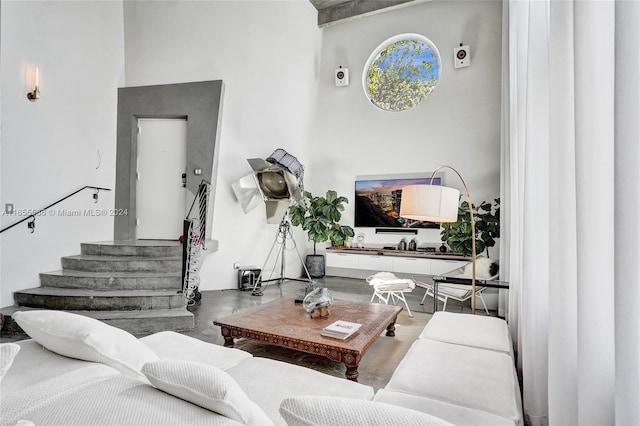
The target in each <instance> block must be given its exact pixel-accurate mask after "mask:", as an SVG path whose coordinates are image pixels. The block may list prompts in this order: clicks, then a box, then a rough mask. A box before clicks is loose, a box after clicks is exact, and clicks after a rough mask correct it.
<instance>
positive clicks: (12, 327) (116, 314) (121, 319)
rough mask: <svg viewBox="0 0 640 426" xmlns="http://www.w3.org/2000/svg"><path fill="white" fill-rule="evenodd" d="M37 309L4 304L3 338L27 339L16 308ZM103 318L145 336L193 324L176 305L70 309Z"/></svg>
mask: <svg viewBox="0 0 640 426" xmlns="http://www.w3.org/2000/svg"><path fill="white" fill-rule="evenodd" d="M28 310H35V309H34V308H29V307H25V306H17V305H14V306H8V307H6V308H2V313H3V314H4V315H5V324H4V327H3V328H2V336H1V337H2V338H3V341H5V340H7V341H15V340H23V339H28V338H29V336H28V335H27V334H26V333H25V332H24V331H23V330H22V329H21V328H20V326H18V324H17V323H16V322H15V321H14V320H13V319H12V317H11V315H12V314H13V313H14V312H16V311H28ZM67 312H72V313H75V314H79V315H85V316H88V317H91V318H95V319H98V320H100V321H103V322H105V323H107V324H109V325H111V326H113V327H117V328H121V329H123V330H126V331H128V332H129V333H131V334H133V335H135V336H136V337H143V336H147V335H149V334H153V333H157V332H159V331H166V330H172V331H177V332H180V331H188V330H192V329H193V327H194V318H193V314H192V313H191V312H189V311H188V310H187V309H185V308H184V307H181V308H174V309H157V310H155V309H154V310H141V311H67Z"/></svg>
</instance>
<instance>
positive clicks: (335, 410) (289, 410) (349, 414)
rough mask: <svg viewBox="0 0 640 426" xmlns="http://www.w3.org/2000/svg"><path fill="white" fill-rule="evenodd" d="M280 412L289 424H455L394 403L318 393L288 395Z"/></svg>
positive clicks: (298, 425) (294, 425)
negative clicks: (291, 396)
mask: <svg viewBox="0 0 640 426" xmlns="http://www.w3.org/2000/svg"><path fill="white" fill-rule="evenodd" d="M280 414H281V415H282V417H284V419H285V420H286V421H287V424H288V425H289V426H320V425H326V426H329V425H335V426H339V425H368V426H377V425H388V426H396V425H423V426H431V425H432V426H440V425H442V426H445V425H451V423H448V422H446V421H444V420H442V419H440V418H438V417H435V416H432V415H430V414H425V413H421V412H419V411H415V410H411V409H408V408H404V407H398V406H395V405H391V404H385V403H382V402H373V401H363V400H361V399H350V398H336V397H333V396H318V395H311V396H299V397H293V398H285V399H284V400H283V401H282V404H281V405H280Z"/></svg>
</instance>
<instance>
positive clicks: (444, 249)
mask: <svg viewBox="0 0 640 426" xmlns="http://www.w3.org/2000/svg"><path fill="white" fill-rule="evenodd" d="M438 250H440V253H446V252H447V245H446V244H445V243H442V245H441V246H440V248H439V249H438Z"/></svg>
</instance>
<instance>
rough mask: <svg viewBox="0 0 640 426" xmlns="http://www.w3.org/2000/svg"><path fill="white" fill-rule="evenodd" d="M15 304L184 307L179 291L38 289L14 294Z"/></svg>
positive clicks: (90, 308) (85, 308) (122, 308)
mask: <svg viewBox="0 0 640 426" xmlns="http://www.w3.org/2000/svg"><path fill="white" fill-rule="evenodd" d="M13 298H14V300H15V303H16V304H17V305H19V306H28V307H32V308H42V309H57V310H64V311H67V310H80V311H99V310H102V311H133V310H149V309H154V310H155V309H172V308H180V307H184V304H183V303H182V295H181V294H180V293H178V292H177V290H105V291H95V290H86V289H72V288H56V287H36V288H31V289H27V290H20V291H16V292H15V293H13Z"/></svg>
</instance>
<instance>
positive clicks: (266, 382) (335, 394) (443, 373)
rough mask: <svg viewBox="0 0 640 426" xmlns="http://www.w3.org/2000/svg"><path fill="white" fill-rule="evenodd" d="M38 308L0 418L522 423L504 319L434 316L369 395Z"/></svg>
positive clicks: (0, 388)
mask: <svg viewBox="0 0 640 426" xmlns="http://www.w3.org/2000/svg"><path fill="white" fill-rule="evenodd" d="M40 312H42V311H40ZM44 312H49V313H48V314H47V313H45V314H41V315H44V318H42V319H39V322H38V321H32V323H31V324H27V322H29V321H26V320H25V318H22V319H21V318H20V315H18V316H14V319H16V321H17V322H18V324H19V325H20V326H21V327H22V328H23V329H24V330H25V331H26V332H27V333H28V334H29V335H30V336H31V337H32V338H33V339H32V340H26V341H22V342H19V343H18V344H17V346H16V345H14V344H3V345H0V347H1V348H2V354H1V355H2V356H1V359H0V362H1V365H0V367H1V368H0V372H1V373H2V374H0V379H1V381H0V417H1V420H0V424H2V425H11V426H14V425H17V424H19V422H21V421H26V424H29V423H28V422H32V423H33V424H35V425H56V424H59V425H173V424H181V425H194V424H202V425H227V424H229V425H231V424H257V425H261V424H265V425H267V424H288V425H290V426H291V425H311V424H316V425H321V424H327V425H329V424H335V425H340V424H350V425H355V424H367V425H375V424H378V425H382V424H394V425H396V424H397V425H403V424H407V425H408V424H420V425H447V424H450V423H453V424H469V425H471V424H476V425H485V424H492V425H493V424H496V425H502V424H505V425H506V424H508V425H521V424H522V423H523V422H522V410H521V408H520V398H519V391H518V390H517V387H518V384H517V379H516V377H515V371H514V367H513V358H512V352H511V340H510V338H509V336H508V332H507V334H506V335H505V334H504V331H505V330H506V325H505V324H504V321H502V320H499V319H491V318H485V317H479V316H478V317H472V316H466V315H462V314H448V313H437V314H436V315H435V316H434V318H433V319H432V320H431V321H430V323H429V325H428V326H427V327H426V328H425V330H424V331H423V333H422V335H421V336H420V338H419V339H418V340H417V341H416V342H415V343H414V344H413V346H412V347H411V349H410V350H409V352H408V353H407V355H406V356H405V358H404V359H403V360H402V362H401V363H400V365H399V366H398V367H397V369H396V371H395V373H394V374H393V377H392V378H391V380H390V382H389V383H388V385H387V386H386V387H385V388H384V389H381V390H379V391H378V392H377V393H375V395H374V390H373V388H371V387H370V386H366V385H362V384H359V383H355V382H351V381H348V380H346V379H343V378H338V377H332V376H328V375H326V374H323V373H320V372H317V371H315V370H311V369H308V368H304V367H300V366H296V365H292V364H287V363H283V362H280V361H275V360H270V359H265V358H258V357H253V356H252V355H251V354H249V353H246V352H244V351H241V350H238V349H231V348H225V347H222V346H218V345H214V344H209V343H206V342H203V341H200V340H197V339H194V338H191V337H188V336H184V335H181V334H178V333H174V332H160V333H156V334H153V335H150V336H147V337H144V338H141V339H135V338H134V337H133V336H131V335H129V334H128V333H126V332H124V331H122V330H119V329H114V328H113V327H109V326H107V325H106V324H103V323H99V322H97V321H96V323H99V324H96V323H94V322H93V321H95V320H91V319H84V318H85V317H82V318H83V319H82V320H80V321H78V319H77V318H75V317H67V315H73V314H67V313H58V312H57V311H44ZM54 312H55V313H54ZM35 315H38V314H35ZM49 315H53V316H49ZM61 315H62V316H61ZM52 318H53V319H52ZM27 319H30V318H27ZM69 320H72V321H73V324H69V322H68V321H69ZM487 320H489V321H487ZM492 320H495V321H492ZM77 322H79V324H77ZM503 325H504V327H502V326H503ZM474 329H475V330H474ZM476 331H481V332H482V335H483V336H484V337H480V334H477V333H476ZM43 345H44V347H43ZM45 347H47V348H49V349H46V348H45ZM16 351H18V352H17V355H16V354H15V352H16ZM14 356H15V357H14ZM76 358H80V359H76ZM81 359H83V360H81ZM92 361H93V362H92ZM194 366H195V367H194ZM203 372H204V373H206V374H203ZM3 376H4V377H3ZM160 389H162V390H160ZM188 401H189V402H188ZM220 413H222V414H220ZM21 424H25V422H23V423H21Z"/></svg>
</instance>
